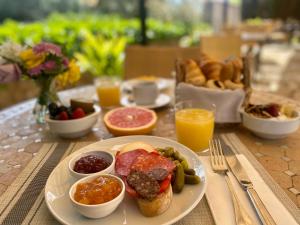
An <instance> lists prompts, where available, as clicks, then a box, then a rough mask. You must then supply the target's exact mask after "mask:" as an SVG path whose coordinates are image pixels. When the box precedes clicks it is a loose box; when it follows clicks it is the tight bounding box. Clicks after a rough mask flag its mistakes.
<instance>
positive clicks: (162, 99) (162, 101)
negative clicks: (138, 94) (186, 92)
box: [121, 94, 171, 109]
mask: <svg viewBox="0 0 300 225" xmlns="http://www.w3.org/2000/svg"><path fill="white" fill-rule="evenodd" d="M170 102H171V97H170V96H169V95H166V94H160V95H159V96H158V97H157V99H156V100H155V103H154V104H151V105H137V104H136V103H135V102H134V101H131V100H130V96H129V95H124V96H123V97H122V98H121V105H122V106H142V107H145V108H148V109H156V108H160V107H163V106H166V105H168V104H169V103H170Z"/></svg>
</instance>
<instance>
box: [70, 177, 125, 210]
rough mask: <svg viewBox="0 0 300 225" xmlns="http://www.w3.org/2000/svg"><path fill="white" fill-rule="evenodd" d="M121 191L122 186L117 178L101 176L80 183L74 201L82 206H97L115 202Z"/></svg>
mask: <svg viewBox="0 0 300 225" xmlns="http://www.w3.org/2000/svg"><path fill="white" fill-rule="evenodd" d="M121 191H122V186H121V184H120V182H119V181H118V180H117V179H116V178H113V177H109V176H99V177H97V178H96V179H94V180H92V181H89V182H85V183H79V184H78V185H77V187H76V192H75V194H74V199H75V201H76V202H79V203H81V204H85V205H97V204H102V203H105V202H109V201H111V200H113V199H114V198H116V197H117V196H118V195H119V194H120V193H121Z"/></svg>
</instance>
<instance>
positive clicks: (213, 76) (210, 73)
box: [201, 60, 223, 80]
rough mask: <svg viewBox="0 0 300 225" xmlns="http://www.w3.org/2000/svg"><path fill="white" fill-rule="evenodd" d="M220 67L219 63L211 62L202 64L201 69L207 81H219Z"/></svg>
mask: <svg viewBox="0 0 300 225" xmlns="http://www.w3.org/2000/svg"><path fill="white" fill-rule="evenodd" d="M222 67H223V66H222V63H221V62H218V61H213V60H211V61H207V62H204V63H203V64H202V66H201V69H202V71H203V73H204V74H205V77H206V78H207V79H208V80H220V73H221V70H222Z"/></svg>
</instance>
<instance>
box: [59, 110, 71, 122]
mask: <svg viewBox="0 0 300 225" xmlns="http://www.w3.org/2000/svg"><path fill="white" fill-rule="evenodd" d="M58 118H59V120H68V119H69V116H68V113H67V112H66V111H62V112H60V113H59V116H58Z"/></svg>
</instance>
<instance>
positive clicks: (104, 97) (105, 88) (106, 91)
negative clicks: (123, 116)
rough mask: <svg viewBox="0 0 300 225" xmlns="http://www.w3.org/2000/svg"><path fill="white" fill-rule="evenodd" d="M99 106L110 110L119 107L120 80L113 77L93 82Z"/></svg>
mask: <svg viewBox="0 0 300 225" xmlns="http://www.w3.org/2000/svg"><path fill="white" fill-rule="evenodd" d="M95 86H96V91H97V95H98V99H99V105H100V106H101V107H102V108H106V109H110V108H113V107H116V106H119V105H120V95H121V93H120V80H119V79H118V78H115V77H103V78H97V79H96V80H95Z"/></svg>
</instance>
